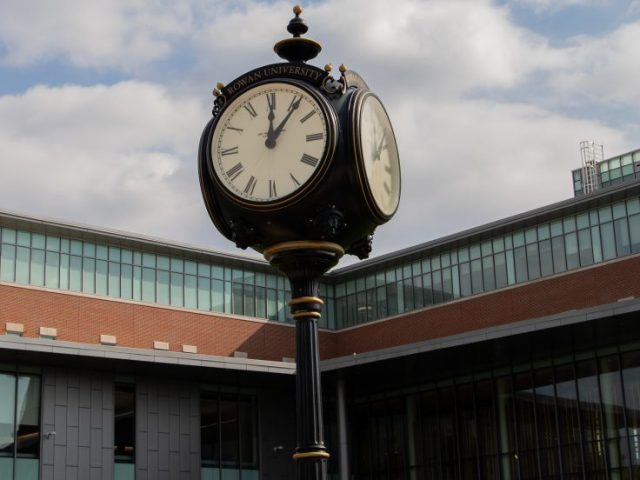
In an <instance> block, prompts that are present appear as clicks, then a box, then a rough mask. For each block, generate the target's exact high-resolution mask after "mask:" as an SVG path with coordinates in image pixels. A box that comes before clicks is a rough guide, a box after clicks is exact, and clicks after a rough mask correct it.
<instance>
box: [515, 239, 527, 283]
mask: <svg viewBox="0 0 640 480" xmlns="http://www.w3.org/2000/svg"><path fill="white" fill-rule="evenodd" d="M513 257H514V265H515V269H516V282H518V283H520V282H526V281H527V279H528V277H527V252H526V250H525V248H524V247H517V248H515V249H514V250H513Z"/></svg>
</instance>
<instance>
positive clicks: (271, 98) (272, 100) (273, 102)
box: [267, 92, 276, 110]
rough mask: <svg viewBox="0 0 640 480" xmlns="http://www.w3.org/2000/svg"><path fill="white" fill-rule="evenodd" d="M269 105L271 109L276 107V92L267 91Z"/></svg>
mask: <svg viewBox="0 0 640 480" xmlns="http://www.w3.org/2000/svg"><path fill="white" fill-rule="evenodd" d="M267 105H268V107H269V110H275V109H276V92H270V93H267Z"/></svg>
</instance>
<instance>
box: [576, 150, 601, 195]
mask: <svg viewBox="0 0 640 480" xmlns="http://www.w3.org/2000/svg"><path fill="white" fill-rule="evenodd" d="M580 156H581V157H582V182H583V184H582V191H583V193H584V194H585V195H588V194H590V193H593V191H594V190H597V189H598V180H597V176H596V175H597V172H598V169H597V167H598V163H600V162H602V161H603V160H604V146H603V145H601V144H599V143H596V142H594V141H592V140H585V141H582V142H580Z"/></svg>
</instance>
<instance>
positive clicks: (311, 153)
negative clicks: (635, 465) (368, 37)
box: [198, 6, 400, 480]
mask: <svg viewBox="0 0 640 480" xmlns="http://www.w3.org/2000/svg"><path fill="white" fill-rule="evenodd" d="M293 11H294V14H295V17H294V18H293V19H291V21H290V22H289V24H288V26H287V30H288V31H289V33H291V34H292V35H293V37H292V38H287V39H284V40H281V41H279V42H277V43H276V45H275V46H274V50H275V52H276V53H277V54H278V55H279V56H280V57H281V58H283V59H284V60H286V62H284V63H276V64H272V65H266V66H262V67H258V68H256V69H254V70H251V71H249V72H247V73H245V74H243V75H241V76H240V77H238V78H236V79H235V80H232V81H231V82H230V83H229V84H227V85H226V86H225V85H223V84H218V85H217V87H216V89H214V95H215V96H216V100H215V102H214V107H213V112H212V113H213V116H212V118H211V120H210V121H209V123H208V124H207V125H206V127H205V129H204V131H203V133H202V137H201V140H200V148H199V153H198V174H199V178H200V187H201V191H202V195H203V199H204V203H205V206H206V208H207V211H208V213H209V216H210V217H211V219H212V221H213V223H214V225H215V226H216V228H217V229H218V230H219V231H220V232H221V233H222V234H223V235H224V236H225V237H227V238H228V239H229V240H231V241H233V242H235V244H236V246H237V247H239V248H247V247H251V248H253V249H255V250H257V251H258V252H261V253H262V254H263V255H264V257H265V259H266V260H267V261H268V262H269V263H270V264H271V265H272V266H273V267H274V268H277V269H278V270H280V271H281V272H282V273H284V274H285V275H286V276H287V278H288V279H289V282H290V285H291V296H292V298H291V300H290V301H289V307H290V311H291V318H292V319H293V320H294V322H295V324H296V333H295V343H296V433H297V446H296V449H295V452H294V453H293V459H294V460H295V461H296V463H297V475H298V478H299V479H301V480H302V479H304V480H325V479H326V476H327V459H328V458H330V454H329V452H328V450H327V447H326V445H325V443H324V433H323V419H322V390H321V381H320V354H319V343H318V320H319V319H320V318H321V316H322V313H321V312H322V309H323V306H324V301H323V300H322V299H321V298H320V297H319V296H318V286H319V282H320V280H321V278H322V276H323V275H324V274H325V273H326V272H327V271H328V270H329V269H331V268H332V267H334V266H335V265H337V263H338V261H339V260H340V258H341V257H342V256H343V255H345V254H351V255H355V256H357V257H358V258H360V259H363V258H367V257H368V256H369V253H370V251H371V243H372V239H373V232H374V230H375V229H376V227H378V226H379V225H382V224H383V223H385V222H387V221H388V220H390V219H391V217H392V216H393V215H394V214H395V212H396V210H397V208H398V204H399V201H400V162H399V156H398V149H397V145H396V140H395V136H394V133H393V128H392V126H391V122H390V120H389V117H388V115H387V113H386V110H385V109H384V106H383V105H382V102H381V101H380V100H379V98H378V97H377V96H376V95H375V94H373V93H372V92H371V91H370V89H369V87H368V85H367V84H366V82H365V81H364V80H363V79H362V77H360V76H359V75H358V74H357V73H355V72H353V71H349V70H347V69H346V67H344V66H341V67H340V74H341V75H340V77H339V78H334V77H333V76H331V74H330V73H331V70H332V68H331V65H326V66H325V68H324V69H319V68H317V67H314V66H312V65H309V64H307V63H306V62H307V61H308V60H310V59H312V58H315V57H316V56H317V55H318V53H319V52H320V50H321V46H320V44H319V43H317V42H315V41H314V40H311V39H309V38H304V37H303V36H302V35H304V34H305V33H306V32H307V30H308V27H307V25H306V24H305V22H304V21H303V20H302V18H300V14H301V12H302V9H301V8H300V7H299V6H296V7H294V9H293Z"/></svg>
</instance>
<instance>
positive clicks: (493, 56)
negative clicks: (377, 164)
mask: <svg viewBox="0 0 640 480" xmlns="http://www.w3.org/2000/svg"><path fill="white" fill-rule="evenodd" d="M1 4H2V15H0V210H4V211H13V212H18V213H22V214H26V215H30V216H37V217H45V218H50V219H55V220H58V221H61V222H70V223H82V224H88V225H92V226H95V227H98V228H106V229H110V230H121V231H126V232H130V233H133V234H135V235H143V236H148V237H149V236H150V237H157V238H161V239H165V240H169V241H171V242H176V243H180V244H188V245H193V246H197V247H202V248H207V249H213V250H219V251H223V252H232V253H236V254H237V253H242V254H244V255H249V256H258V254H257V253H251V251H245V252H239V251H238V250H237V249H236V248H235V246H234V245H233V244H231V242H229V241H228V240H226V239H225V238H224V237H223V236H222V235H221V234H219V233H218V232H217V230H216V229H215V228H214V227H213V225H212V223H211V221H210V219H209V217H208V215H207V212H206V210H205V207H204V204H203V201H202V198H201V194H200V188H199V183H198V177H197V150H198V142H199V138H200V134H201V132H202V129H203V128H204V126H205V124H206V123H207V121H208V120H209V119H210V118H211V106H212V102H213V97H212V96H211V90H212V88H213V87H214V86H215V85H216V83H217V82H223V83H227V82H229V81H231V80H233V79H234V78H236V77H238V76H240V75H241V74H242V73H244V72H246V71H249V70H252V69H253V68H255V67H258V66H260V65H265V64H270V63H276V62H279V61H281V60H280V59H279V58H278V57H277V56H276V55H275V53H273V44H274V43H275V42H276V41H278V40H281V39H283V38H286V37H288V36H289V34H288V33H287V32H286V30H285V28H286V25H287V23H288V21H289V19H290V18H291V17H292V16H293V15H292V11H291V9H292V7H293V5H294V3H289V2H283V1H256V0H238V1H227V0H155V1H151V0H109V1H107V2H105V1H103V0H56V1H55V2H52V1H50V0H2V1H1ZM302 5H303V7H304V12H303V13H302V17H303V18H304V19H305V21H306V22H307V24H308V25H309V32H308V34H307V36H308V37H310V38H313V39H315V40H317V41H319V42H320V43H321V44H322V46H323V50H322V52H321V54H320V55H319V56H318V57H317V58H316V59H314V60H311V61H310V62H309V63H311V64H313V65H316V66H318V67H322V66H324V64H325V63H332V64H333V65H334V66H338V65H340V64H342V63H343V64H345V65H347V67H348V68H350V69H352V70H355V71H356V72H358V73H359V74H360V75H361V76H362V77H364V79H365V80H366V81H367V83H368V84H369V86H370V87H371V89H372V90H373V91H374V92H376V93H377V94H378V96H379V97H380V98H381V99H382V101H383V102H384V104H385V106H386V107H387V110H388V112H389V115H390V117H391V120H392V123H393V125H394V130H395V133H396V137H397V141H398V147H399V151H400V160H401V168H402V177H403V180H402V182H403V183H402V198H401V201H400V207H399V209H398V212H397V214H396V215H395V217H394V218H393V219H392V220H391V221H390V222H389V223H388V224H386V225H383V226H381V227H379V228H378V229H377V231H376V233H375V236H374V241H373V252H372V256H378V255H381V254H384V253H388V252H392V251H395V250H398V249H402V248H406V247H411V246H413V245H417V244H419V243H422V242H426V241H430V240H434V239H437V238H439V237H441V236H445V235H449V234H453V233H456V232H460V231H463V230H465V229H468V228H473V227H477V226H480V225H482V224H485V223H488V222H491V221H494V220H499V219H501V218H505V217H507V216H510V215H515V214H518V213H522V212H525V211H527V210H531V209H534V208H538V207H542V206H544V205H548V204H551V203H554V202H557V201H561V200H565V199H567V198H570V197H571V196H572V193H573V192H572V181H571V174H570V172H571V170H572V169H574V168H578V167H579V166H580V152H579V142H580V141H582V140H593V141H596V142H598V143H601V144H603V145H604V153H605V157H607V158H609V157H612V156H616V155H619V154H622V153H626V152H628V151H630V150H634V149H637V148H640V81H638V79H639V78H640V0H394V1H393V2H389V1H388V0H322V1H309V2H308V3H303V4H302Z"/></svg>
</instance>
